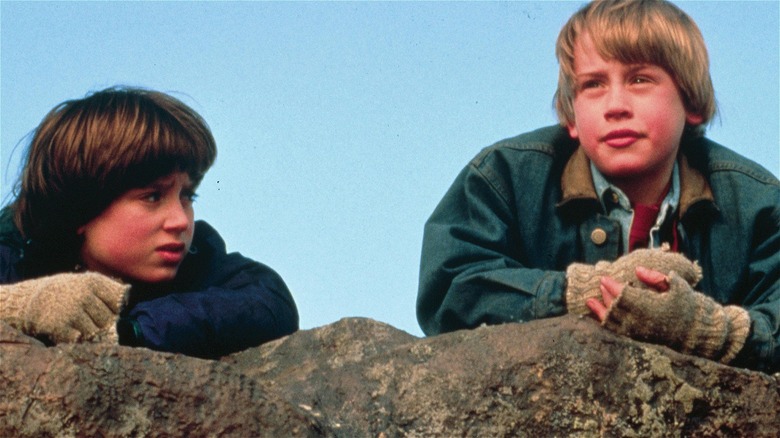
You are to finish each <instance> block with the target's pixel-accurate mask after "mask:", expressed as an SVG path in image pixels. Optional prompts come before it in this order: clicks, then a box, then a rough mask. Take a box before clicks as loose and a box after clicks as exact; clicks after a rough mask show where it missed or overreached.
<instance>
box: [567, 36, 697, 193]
mask: <svg viewBox="0 0 780 438" xmlns="http://www.w3.org/2000/svg"><path fill="white" fill-rule="evenodd" d="M574 73H575V87H576V88H575V98H574V102H573V107H574V118H575V121H574V123H572V124H570V125H569V126H568V130H569V134H570V135H571V136H572V138H576V139H579V141H580V145H581V146H582V148H583V149H584V151H585V153H586V155H587V156H588V158H590V160H591V161H593V163H594V164H595V166H596V168H598V169H599V171H600V172H602V173H603V174H604V175H605V176H606V177H607V178H612V179H613V182H615V181H614V180H619V181H623V182H627V183H629V184H635V185H638V186H641V185H642V184H648V183H653V182H656V183H660V184H665V183H666V182H668V180H669V177H670V175H671V171H672V168H673V166H674V161H675V159H676V155H677V150H678V149H679V146H680V139H681V137H682V133H683V128H684V127H685V124H686V122H687V123H690V124H692V125H697V124H700V123H701V121H702V118H701V117H700V116H698V115H695V114H689V113H688V112H687V111H686V110H685V106H684V104H683V101H682V97H681V95H680V92H679V90H678V88H677V85H676V83H675V82H674V79H672V77H671V76H670V75H669V74H668V73H667V72H666V70H664V69H663V68H661V67H659V66H657V65H652V64H636V65H633V64H631V65H629V64H623V63H621V62H619V61H614V60H609V61H608V60H605V59H604V58H602V57H601V55H599V53H598V51H597V50H596V47H595V46H594V44H593V41H592V40H591V38H590V36H589V35H588V34H583V35H582V36H581V37H580V38H578V41H577V44H576V46H575V50H574Z"/></svg>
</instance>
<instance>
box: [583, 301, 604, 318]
mask: <svg viewBox="0 0 780 438" xmlns="http://www.w3.org/2000/svg"><path fill="white" fill-rule="evenodd" d="M585 305H586V306H588V309H590V311H591V312H592V313H593V314H594V315H595V316H596V319H597V320H598V321H599V322H604V319H605V318H606V317H607V308H606V307H605V306H604V304H602V303H601V301H599V300H597V299H595V298H591V299H589V300H587V301H586V302H585Z"/></svg>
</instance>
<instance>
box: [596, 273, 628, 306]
mask: <svg viewBox="0 0 780 438" xmlns="http://www.w3.org/2000/svg"><path fill="white" fill-rule="evenodd" d="M623 287H625V285H624V284H623V283H620V282H618V281H617V280H615V279H614V278H612V277H607V276H605V277H601V284H600V288H601V295H602V296H604V295H605V294H606V295H608V296H609V300H610V302H609V303H607V301H606V299H605V301H604V304H607V306H609V304H610V303H611V302H612V300H613V299H615V298H617V297H619V296H620V294H621V293H623Z"/></svg>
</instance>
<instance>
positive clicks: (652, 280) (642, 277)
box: [585, 266, 669, 322]
mask: <svg viewBox="0 0 780 438" xmlns="http://www.w3.org/2000/svg"><path fill="white" fill-rule="evenodd" d="M635 273H636V278H637V279H638V280H639V281H641V282H642V283H643V284H644V285H646V286H647V287H648V288H650V289H653V290H656V291H658V292H665V291H668V290H669V278H668V277H667V276H666V275H664V274H662V273H660V272H658V271H654V270H652V269H647V268H645V267H643V266H637V268H636V271H635ZM624 286H625V284H623V283H620V282H618V281H616V280H615V279H613V278H611V277H601V285H600V289H599V290H600V291H601V299H602V300H603V302H602V301H599V300H598V299H597V298H590V299H588V301H587V302H586V303H585V304H586V305H587V306H588V309H590V311H591V312H592V313H593V314H594V315H595V316H596V319H598V320H599V322H604V320H605V319H606V318H607V311H608V309H609V308H610V306H612V302H613V301H614V300H615V299H617V298H618V297H619V296H620V294H621V293H622V292H623V287H624Z"/></svg>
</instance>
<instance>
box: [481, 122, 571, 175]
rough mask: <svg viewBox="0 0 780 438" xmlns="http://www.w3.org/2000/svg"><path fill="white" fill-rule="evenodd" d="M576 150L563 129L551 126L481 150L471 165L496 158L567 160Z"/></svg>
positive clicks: (558, 126)
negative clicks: (540, 157) (535, 157)
mask: <svg viewBox="0 0 780 438" xmlns="http://www.w3.org/2000/svg"><path fill="white" fill-rule="evenodd" d="M576 148H577V143H576V142H575V141H574V140H572V138H571V137H570V136H569V133H568V132H567V130H566V129H565V128H564V127H562V126H561V125H552V126H546V127H544V128H539V129H536V130H534V131H530V132H526V133H523V134H520V135H517V136H515V137H510V138H506V139H504V140H501V141H498V142H496V143H494V144H492V145H490V146H488V147H486V148H484V149H482V150H481V151H480V152H479V154H477V156H476V157H474V159H473V160H472V162H471V164H472V165H474V166H477V167H480V166H482V165H484V164H485V162H487V161H491V160H492V159H496V158H498V157H502V159H504V160H513V159H524V158H525V157H531V156H539V155H541V156H544V157H545V159H546V160H549V159H556V158H568V157H569V156H571V154H572V152H573V151H574V150H575V149H576Z"/></svg>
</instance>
